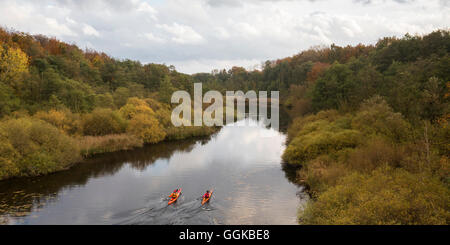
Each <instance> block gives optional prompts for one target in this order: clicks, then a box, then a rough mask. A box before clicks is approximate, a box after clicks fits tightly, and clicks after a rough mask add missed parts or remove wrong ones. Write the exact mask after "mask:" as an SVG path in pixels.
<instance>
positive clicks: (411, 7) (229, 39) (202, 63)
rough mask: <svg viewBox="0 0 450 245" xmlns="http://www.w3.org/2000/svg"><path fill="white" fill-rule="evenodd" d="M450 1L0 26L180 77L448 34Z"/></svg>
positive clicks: (169, 10)
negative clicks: (390, 39) (169, 69)
mask: <svg viewBox="0 0 450 245" xmlns="http://www.w3.org/2000/svg"><path fill="white" fill-rule="evenodd" d="M449 13H450V0H339V1H337V0H336V1H333V0H246V1H239V0H98V1H96V0H59V1H57V0H40V1H31V0H30V1H26V0H0V25H2V26H3V27H8V28H13V29H15V30H18V31H24V32H29V33H31V34H45V35H48V36H53V37H56V38H58V39H61V40H63V41H66V42H69V43H75V44H77V45H78V46H79V47H81V48H86V47H88V48H92V49H95V50H98V51H103V52H106V53H107V54H109V55H112V56H113V57H116V58H129V59H134V60H140V61H141V62H142V63H165V64H167V65H175V67H176V68H177V70H178V71H181V72H186V73H196V72H210V71H211V70H212V69H220V68H230V67H231V66H233V65H239V66H243V67H245V68H252V67H254V66H255V65H259V64H261V62H262V61H265V60H268V59H276V58H283V57H287V56H291V55H294V54H296V53H298V52H300V51H302V50H305V49H308V48H309V47H311V46H315V45H329V44H331V43H336V44H338V45H347V44H358V43H365V44H367V43H375V42H376V41H377V40H378V38H380V37H383V36H393V35H395V36H403V35H404V34H405V33H407V32H409V33H411V34H425V33H428V32H431V31H433V30H436V29H439V28H447V29H448V28H449V27H450V15H449Z"/></svg>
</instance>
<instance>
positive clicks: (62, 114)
mask: <svg viewBox="0 0 450 245" xmlns="http://www.w3.org/2000/svg"><path fill="white" fill-rule="evenodd" d="M34 117H35V118H38V119H41V120H43V121H46V122H48V123H50V124H51V125H53V126H55V127H57V128H58V129H60V130H61V131H64V132H66V133H68V134H77V133H81V132H80V131H81V127H82V126H81V121H80V118H79V114H73V113H72V112H71V111H69V110H65V111H64V110H50V111H48V112H45V111H39V112H37V113H36V114H35V115H34Z"/></svg>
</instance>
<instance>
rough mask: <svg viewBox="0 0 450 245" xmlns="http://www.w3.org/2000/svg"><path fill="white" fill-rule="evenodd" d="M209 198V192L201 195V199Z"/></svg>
mask: <svg viewBox="0 0 450 245" xmlns="http://www.w3.org/2000/svg"><path fill="white" fill-rule="evenodd" d="M210 196H211V193H210V192H209V190H207V191H206V193H205V194H204V195H203V198H209V197H210Z"/></svg>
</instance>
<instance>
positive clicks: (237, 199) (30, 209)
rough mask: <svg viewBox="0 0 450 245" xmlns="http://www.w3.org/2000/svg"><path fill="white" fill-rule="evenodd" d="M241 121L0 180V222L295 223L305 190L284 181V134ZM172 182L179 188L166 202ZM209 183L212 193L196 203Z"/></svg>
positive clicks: (291, 172)
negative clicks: (196, 135) (47, 172)
mask: <svg viewBox="0 0 450 245" xmlns="http://www.w3.org/2000/svg"><path fill="white" fill-rule="evenodd" d="M243 122H245V123H246V124H245V125H236V124H232V125H227V126H224V127H222V128H221V130H220V131H219V132H217V133H216V134H214V135H212V136H211V137H208V138H201V139H192V140H183V141H173V142H164V143H160V144H156V145H149V146H146V147H143V148H140V149H136V150H132V151H122V152H116V153H109V154H104V155H101V156H97V157H94V158H92V159H90V160H88V161H86V162H84V163H80V164H77V165H76V166H74V167H73V168H71V169H69V170H67V171H62V172H58V173H54V174H51V175H48V176H43V177H36V178H20V179H13V180H7V181H2V182H0V223H3V224H296V223H297V222H296V217H297V210H298V207H299V206H300V205H303V204H304V203H305V202H306V201H307V200H308V196H307V195H306V194H305V192H304V190H303V187H301V186H298V185H296V184H294V183H293V182H292V181H290V179H292V176H294V175H295V172H294V170H292V169H289V168H288V167H286V166H283V165H282V164H281V163H280V162H281V155H282V153H283V150H284V148H285V138H286V137H285V135H284V134H283V133H281V132H278V131H274V130H272V129H267V128H265V127H263V126H262V125H259V124H258V123H256V122H254V121H251V120H249V119H248V120H245V121H243ZM238 124H239V122H238ZM240 124H242V122H240ZM177 187H180V188H182V189H183V193H182V195H181V196H180V198H179V199H178V200H177V202H176V203H175V204H173V205H170V206H168V205H167V201H168V198H167V196H168V194H169V193H170V192H171V191H172V190H173V189H175V188H177ZM211 188H213V189H214V194H213V197H212V199H211V201H210V202H209V203H207V204H205V205H204V206H202V205H201V203H200V202H201V196H202V194H203V193H204V192H205V191H206V190H207V189H211Z"/></svg>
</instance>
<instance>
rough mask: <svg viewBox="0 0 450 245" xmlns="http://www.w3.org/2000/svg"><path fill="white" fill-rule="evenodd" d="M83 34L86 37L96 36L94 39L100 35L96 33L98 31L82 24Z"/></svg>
mask: <svg viewBox="0 0 450 245" xmlns="http://www.w3.org/2000/svg"><path fill="white" fill-rule="evenodd" d="M83 33H84V34H85V35H88V36H96V37H99V36H100V33H98V31H97V30H95V28H94V27H92V26H90V25H88V24H84V27H83Z"/></svg>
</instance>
